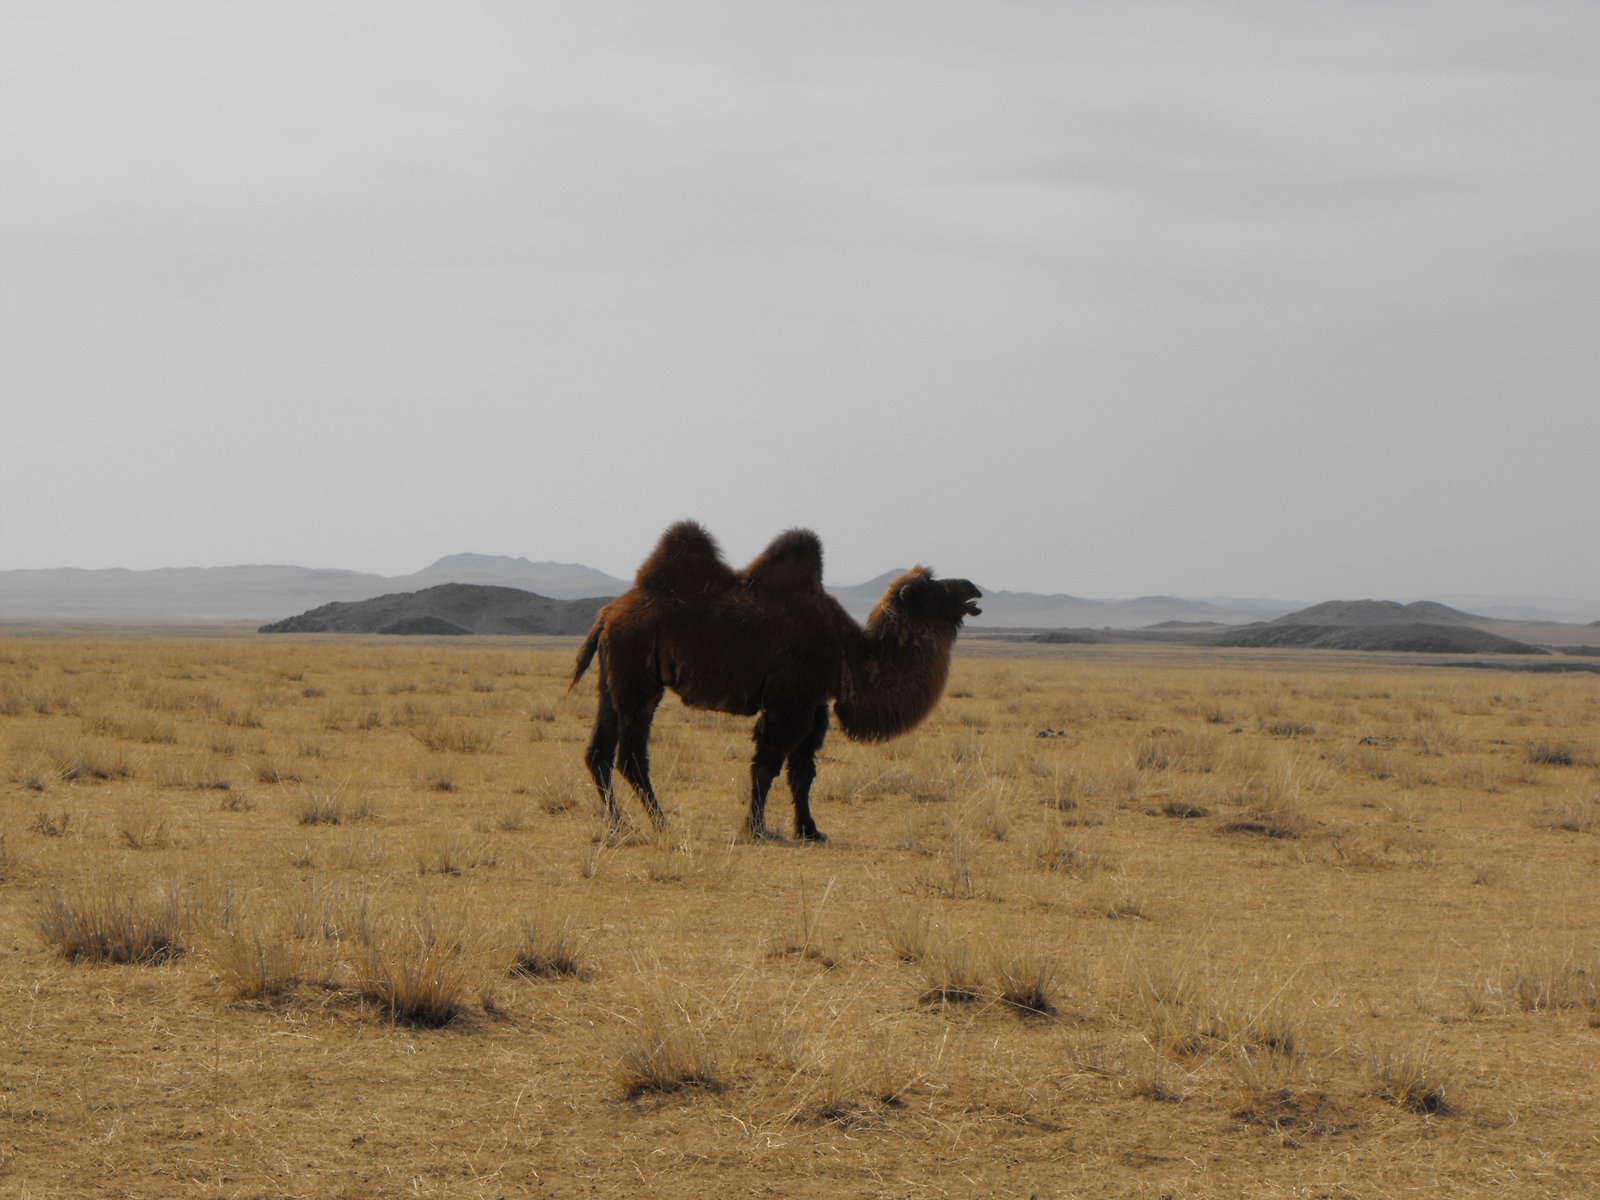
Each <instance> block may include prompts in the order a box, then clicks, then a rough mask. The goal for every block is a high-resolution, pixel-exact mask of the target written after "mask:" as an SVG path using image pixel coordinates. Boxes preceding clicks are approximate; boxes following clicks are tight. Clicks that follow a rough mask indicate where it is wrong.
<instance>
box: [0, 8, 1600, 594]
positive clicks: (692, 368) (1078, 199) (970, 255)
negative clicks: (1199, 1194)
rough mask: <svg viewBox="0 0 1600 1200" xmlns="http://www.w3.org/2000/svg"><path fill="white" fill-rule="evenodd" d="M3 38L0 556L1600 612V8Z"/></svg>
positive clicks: (292, 13) (314, 19) (111, 15)
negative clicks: (821, 550) (812, 547)
mask: <svg viewBox="0 0 1600 1200" xmlns="http://www.w3.org/2000/svg"><path fill="white" fill-rule="evenodd" d="M0 34H3V37H0V153H3V171H4V180H3V187H0V276H3V283H0V287H3V292H0V305H3V308H0V405H3V408H0V567H48V566H81V567H105V566H126V567H158V566H190V565H198V566H210V565H222V564H231V563H241V562H278V563H295V564H300V565H307V566H338V567H348V568H352V569H357V570H368V571H379V572H383V573H386V574H394V573H403V572H409V571H412V570H416V569H418V568H420V567H422V566H424V565H426V564H427V563H428V562H430V561H432V560H433V559H434V558H437V557H438V556H440V555H442V554H447V553H452V552H456V551H463V550H472V551H479V552H483V553H495V554H510V555H526V556H527V557H529V558H533V559H556V560H561V561H581V562H585V563H588V564H590V565H592V566H596V567H599V568H601V569H603V570H607V571H610V572H612V573H614V574H619V575H628V574H631V572H632V570H633V568H634V566H635V565H636V564H637V562H638V560H639V559H640V558H641V557H642V556H643V555H644V553H645V552H646V551H647V550H648V549H649V547H650V546H651V544H652V543H653V542H654V540H655V538H656V536H657V534H658V533H659V532H660V530H661V529H662V528H663V527H664V526H665V525H666V524H668V523H669V522H670V521H672V520H674V519H677V518H680V517H684V516H694V517H697V518H699V519H700V520H701V521H703V522H704V523H705V524H707V525H708V526H709V527H710V528H712V529H713V531H715V532H716V533H717V534H718V535H719V537H720V538H721V540H722V542H723V545H724V547H725V549H726V550H727V551H728V553H729V556H730V557H732V558H735V559H742V558H744V557H746V556H748V555H750V554H753V553H754V552H755V551H756V550H758V549H759V548H760V547H761V545H763V544H764V543H765V541H766V540H767V539H768V538H769V537H770V536H771V535H772V534H773V533H775V532H776V531H778V530H779V529H782V528H785V527H788V526H793V525H809V526H811V527H813V528H815V529H816V530H817V531H818V532H819V533H820V534H821V535H822V537H823V541H824V544H825V546H826V547H827V553H828V575H829V578H830V579H832V580H834V581H836V582H839V583H851V582H857V581H860V580H862V579H865V578H867V577H869V576H871V575H874V574H876V573H878V572H879V571H882V570H884V569H887V568H889V567H892V566H895V565H900V564H905V563H909V562H911V561H922V562H929V563H932V564H933V565H934V566H936V567H937V568H939V569H940V570H941V571H943V572H946V573H949V574H957V575H965V576H969V577H971V578H973V579H976V580H979V581H980V582H982V583H985V584H987V585H988V586H990V587H1005V588H1011V589H1021V590H1034V591H1066V592H1072V593H1076V594H1079V595H1087V596H1130V595H1136V594H1143V593H1152V592H1167V593H1175V594H1181V595H1190V596H1198V595H1216V594H1232V595H1270V596H1279V597H1287V598H1292V599H1304V600H1318V599H1323V598H1327V597H1330V596H1392V597H1397V598H1402V599H1405V598H1411V597H1414V596H1421V595H1427V594H1443V593H1451V592H1463V591H1478V592H1492V593H1499V594H1532V593H1543V594H1548V595H1556V596H1568V597H1582V598H1600V535H1597V533H1596V530H1597V529H1600V470H1597V468H1596V463H1597V461H1600V387H1597V383H1596V381H1597V379H1600V336H1597V335H1600V154H1597V153H1596V150H1595V146H1596V141H1595V138H1596V130H1597V129H1600V4H1597V3H1590V2H1577V3H1567V4H1562V3H1539V2H1532V0H1518V2H1517V3H1498V4H1471V3H1435V4H1415V3H1410V4H1408V3H1403V2H1384V3H1337V4H1335V3H1324V4H1309V3H1289V2H1282V3H1270V4H1259V5H1241V4H1203V3H1134V2H1121V3H1115V4H1113V3H1105V4H1088V3H1077V4H1074V3H1059V4H1047V3H1027V4H1005V3H993V2H985V3H970V4H949V5H940V4H935V3H929V2H926V0H917V2H915V3H909V4H893V3H857V2H852V3H837V4H830V3H819V2H816V0H807V2H804V3H773V2H764V3H726V4H683V3H673V2H670V0H660V2H656V3H645V4H612V3H584V4H577V3H572V4H536V3H517V4H513V3H484V4H473V3H463V2H461V0H450V2H449V3H443V2H441V3H337V2H331V3H330V2H321V0H319V2H317V3H305V4H297V3H284V2H275V3H270V4H252V3H248V2H245V0H228V2H227V3H221V4H215V3H212V4H206V3H198V2H196V3H178V4H156V3H145V2H142V0H118V2H116V3H110V4H91V3H81V2H67V3H60V2H58V3H45V4H32V3H18V2H15V0H8V2H5V3H0Z"/></svg>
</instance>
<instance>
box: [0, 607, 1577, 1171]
mask: <svg viewBox="0 0 1600 1200" xmlns="http://www.w3.org/2000/svg"><path fill="white" fill-rule="evenodd" d="M572 652H573V647H572V644H571V643H570V642H546V641H540V640H536V639H526V640H525V639H505V640H492V639H472V638H465V639H453V640H440V641H431V640H427V639H418V640H404V641H383V640H375V639H363V638H352V639H337V638H329V639H295V638H284V639H276V638H260V637H256V636H254V635H250V636H242V635H233V634H218V635H216V636H211V637H186V638H176V637H172V638H162V637H149V636H134V635H129V634H118V635H115V636H111V635H107V636H102V637H81V638H80V637H66V636H30V637H21V636H14V637H9V638H4V639H0V662H3V663H4V679H3V682H0V760H3V761H0V787H3V791H0V947H3V948H4V954H5V962H4V966H3V967H0V1014H3V1015H4V1022H3V1023H4V1025H5V1029H6V1032H5V1038H4V1040H5V1045H6V1052H7V1056H6V1057H5V1060H4V1061H5V1064H6V1065H5V1068H4V1074H3V1077H0V1193H6V1194H10V1193H11V1192H15V1193H16V1194H18V1195H34V1194H37V1195H51V1194H64V1193H63V1189H65V1190H66V1191H71V1192H74V1193H75V1194H118V1195H124V1196H129V1197H154V1196H167V1195H173V1194H180V1193H187V1192H195V1193H196V1194H205V1195H217V1196H228V1197H232V1196H249V1195H277V1194H341V1193H342V1194H347V1195H375V1196H400V1195H458V1196H472V1197H477V1196H493V1195H502V1194H506V1195H515V1194H529V1193H538V1192H540V1191H544V1192H547V1193H550V1194H565V1193H567V1192H578V1191H583V1190H593V1191H600V1192H620V1193H652V1194H659V1195H663V1196H675V1195H685V1194H690V1193H693V1194H696V1195H698V1194H703V1193H705V1192H707V1191H712V1192H718V1193H743V1192H752V1191H772V1192H774V1193H777V1194H788V1195H799V1196H808V1195H812V1196H820V1195H828V1194H874V1193H879V1192H884V1191H892V1192H895V1193H897V1194H906V1195H933V1194H938V1193H939V1192H940V1191H941V1190H942V1191H947V1192H948V1191H961V1192H964V1193H971V1194H1001V1195H1009V1194H1022V1195H1027V1194H1038V1195H1114V1196H1138V1195H1157V1194H1171V1195H1174V1196H1185V1197H1193V1198H1196V1200H1198V1198H1211V1197H1220V1196H1232V1195H1258V1196H1265V1195H1284V1194H1296V1193H1298V1192H1304V1193H1306V1194H1316V1193H1319V1192H1323V1191H1328V1190H1329V1189H1330V1188H1332V1189H1333V1190H1340V1189H1343V1190H1344V1191H1348V1192H1351V1193H1354V1194H1369V1193H1370V1194H1374V1195H1388V1194H1401V1193H1405V1192H1427V1191H1435V1192H1437V1191H1445V1192H1450V1193H1453V1194H1475V1195H1488V1194H1493V1195H1506V1196H1519V1195H1520V1196H1543V1195H1563V1194H1569V1195H1570V1194H1581V1193H1582V1191H1583V1189H1584V1187H1585V1186H1586V1184H1587V1182H1588V1181H1589V1180H1591V1179H1592V1178H1594V1177H1595V1174H1596V1171H1597V1169H1600V1149H1597V1147H1596V1145H1595V1143H1594V1141H1593V1136H1592V1130H1591V1128H1590V1125H1591V1121H1590V1119H1589V1117H1588V1114H1589V1113H1590V1112H1591V1111H1593V1110H1594V1109H1595V1108H1596V1107H1597V1106H1600V1088H1597V1085H1596V1084H1595V1083H1594V1082H1593V1081H1594V1080H1595V1079H1597V1078H1600V1040H1597V1039H1596V1036H1595V1030H1596V1028H1597V1027H1600V984H1597V981H1600V957H1597V956H1600V913H1597V910H1596V906H1595V905H1594V904H1593V902H1592V900H1591V899H1590V898H1591V897H1592V895H1593V892H1594V871H1595V866H1596V861H1597V859H1596V855H1597V854H1600V849H1597V842H1596V840H1595V832H1596V829H1597V827H1600V822H1597V818H1596V815H1595V814H1596V810H1597V805H1596V799H1595V798H1596V796H1597V795H1600V791H1597V787H1600V775H1597V773H1596V766H1595V761H1596V739H1595V735H1594V733H1593V730H1595V729H1596V728H1600V694H1597V689H1596V688H1595V687H1594V684H1593V680H1592V677H1577V676H1535V675H1526V676H1524V675H1517V674H1507V673H1503V672H1488V671H1483V672H1477V671H1461V670H1451V671H1446V670H1442V669H1438V668H1431V667H1427V666H1409V665H1405V664H1401V663H1397V662H1396V661H1394V660H1387V659H1383V658H1380V657H1371V658H1368V657H1363V656H1359V655H1347V656H1331V655H1327V654H1320V655H1319V654H1304V655H1295V654H1285V653H1281V652H1272V653H1259V654H1258V653H1254V652H1209V653H1208V652H1187V651H1185V652H1181V653H1180V652H1174V651H1159V650H1153V649H1152V650H1145V649H1140V648H1128V647H1117V648H1106V647H1060V648H1057V647H1048V648H1045V647H1039V648H1028V647H1008V648H1001V647H995V646H992V645H986V644H984V643H978V642H964V643H963V644H962V646H961V647H960V649H959V652H958V655H957V660H956V662H955V664H954V671H953V677H952V681H951V688H950V692H949V694H948V695H947V697H946V699H945V700H944V702H943V704H942V705H941V706H940V708H939V709H938V710H937V711H936V712H935V714H934V715H933V717H932V719H931V720H930V721H929V722H928V723H927V725H926V726H925V727H923V728H922V729H921V730H919V731H917V732H916V733H914V734H912V735H911V736H909V737H906V738H903V739H900V740H897V741H893V742H890V743H886V744H884V745H879V746H858V745H854V744H851V743H848V742H846V741H844V740H843V739H842V738H840V737H839V736H838V735H837V733H835V734H834V735H833V736H831V737H830V739H829V741H828V743H827V745H826V747H825V748H824V751H823V755H822V760H821V764H820V766H821V774H820V776H819V779H818V783H817V792H816V797H815V800H816V807H817V814H818V819H819V821H820V823H821V824H822V825H823V827H824V828H825V829H826V830H827V831H828V832H829V833H830V834H831V835H832V837H833V841H832V842H831V843H830V844H829V845H827V846H822V847H807V846H795V845H783V844H779V843H764V844H750V843H746V842H742V841H739V840H738V832H739V827H740V822H741V820H742V817H743V808H744V805H743V794H744V789H745V787H746V780H747V763H748V754H749V747H750V740H749V738H750V730H749V722H748V721H746V720H742V719H738V718H731V717H723V716H719V715H716V714H705V713H695V712H690V711H687V710H685V709H683V708H682V707H681V706H679V705H678V704H676V702H674V701H671V700H669V701H668V702H667V703H665V704H664V705H663V706H662V709H661V711H660V713H659V714H658V717H657V722H656V724H657V735H656V739H655V742H654V745H653V751H654V757H655V761H656V768H657V781H658V784H659V785H660V789H661V793H662V798H663V800H664V802H665V804H666V806H667V809H668V812H669V815H670V817H671V825H670V827H669V829H668V830H667V831H666V832H665V833H664V834H661V835H656V834H655V833H653V832H649V831H647V825H646V822H645V821H644V820H643V818H642V815H641V813H640V811H639V808H638V805H637V803H636V802H635V801H634V800H633V798H632V797H631V796H629V795H627V794H626V792H625V790H624V794H623V796H622V800H623V804H624V809H625V812H626V813H627V816H628V820H629V828H628V829H627V830H625V831H624V832H623V833H621V834H620V835H618V836H615V837H613V836H609V835H607V833H606V831H605V830H604V829H603V827H602V826H601V825H600V823H599V822H598V820H597V817H598V805H597V801H596V798H595V797H594V795H593V792H592V789H591V788H590V786H589V785H588V782H587V779H586V776H585V774H584V771H583V767H582V753H583V747H584V745H585V742H586V740H587V737H588V724H589V720H590V718H591V716H592V705H593V694H592V691H586V690H580V692H579V694H577V695H574V696H572V697H568V696H567V695H566V693H565V687H566V677H567V674H568V672H569V671H570V666H571V658H572ZM1569 760H1570V761H1569ZM787 802H788V798H787V794H786V792H785V791H784V789H783V786H782V785H781V784H780V785H779V786H778V788H777V789H776V790H775V793H774V798H773V802H772V816H773V818H774V821H775V823H782V822H784V821H786V819H787V816H788V814H787V811H786V809H787ZM136 963H146V964H159V967H158V969H141V968H139V967H136V966H134V965H132V964H136ZM64 1179H65V1180H69V1181H71V1182H70V1186H69V1185H67V1184H63V1183H62V1180H64ZM1332 1181H1337V1186H1336V1187H1335V1185H1334V1183H1333V1182H1332Z"/></svg>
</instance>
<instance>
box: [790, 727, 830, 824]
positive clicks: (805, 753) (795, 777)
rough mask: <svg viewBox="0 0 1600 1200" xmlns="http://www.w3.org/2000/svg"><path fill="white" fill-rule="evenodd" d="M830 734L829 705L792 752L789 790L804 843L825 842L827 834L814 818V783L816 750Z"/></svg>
mask: <svg viewBox="0 0 1600 1200" xmlns="http://www.w3.org/2000/svg"><path fill="white" fill-rule="evenodd" d="M827 736H828V706H827V705H826V704H821V705H818V706H817V711H816V713H815V714H813V716H812V718H811V729H810V730H809V731H808V732H807V733H806V736H805V739H804V740H803V741H801V743H800V744H799V745H798V746H796V747H795V748H794V749H793V750H792V751H790V753H789V791H790V792H791V793H792V794H793V795H794V835H795V837H797V838H799V839H800V840H801V841H802V842H825V841H827V840H828V835H827V834H825V833H823V832H822V830H820V829H818V828H817V823H816V822H815V821H813V820H812V819H811V782H812V780H814V779H816V777H817V751H818V750H820V749H822V741H823V739H824V738H826V737H827Z"/></svg>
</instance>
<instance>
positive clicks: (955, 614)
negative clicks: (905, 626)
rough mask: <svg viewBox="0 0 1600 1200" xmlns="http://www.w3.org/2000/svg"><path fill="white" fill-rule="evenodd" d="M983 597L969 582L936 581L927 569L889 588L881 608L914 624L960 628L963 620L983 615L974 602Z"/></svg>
mask: <svg viewBox="0 0 1600 1200" xmlns="http://www.w3.org/2000/svg"><path fill="white" fill-rule="evenodd" d="M982 596H983V593H982V592H980V591H979V590H978V589H977V588H976V587H974V586H973V584H972V582H971V581H970V580H967V579H935V578H934V577H933V572H932V571H930V570H928V568H926V567H918V568H917V569H916V570H914V571H907V572H906V573H905V574H904V575H902V576H900V578H899V579H896V580H895V581H894V582H893V583H892V584H890V585H889V591H888V594H887V595H885V596H884V598H883V602H882V604H881V605H880V607H881V608H884V609H887V610H890V611H892V612H894V613H896V614H898V615H899V616H902V617H905V618H907V619H909V620H913V621H931V622H935V623H948V624H950V625H960V624H961V621H962V618H964V617H975V616H977V615H978V614H979V613H981V612H982V611H983V609H981V608H979V607H978V606H977V604H976V603H975V601H977V600H979V599H981V598H982Z"/></svg>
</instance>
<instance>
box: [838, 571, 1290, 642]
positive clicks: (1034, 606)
mask: <svg viewBox="0 0 1600 1200" xmlns="http://www.w3.org/2000/svg"><path fill="white" fill-rule="evenodd" d="M905 570H906V568H903V567H902V568H899V569H897V570H893V571H885V572H884V573H883V574H882V575H878V576H876V577H874V578H872V579H869V580H867V582H865V583H858V584H853V585H851V586H849V587H835V586H833V585H831V584H830V585H829V587H828V590H829V591H830V592H832V593H833V595H834V596H835V597H836V598H837V599H838V601H839V603H840V604H842V605H844V607H845V609H846V610H847V611H848V612H849V613H850V614H851V615H852V616H853V617H855V618H856V619H857V620H864V619H865V618H866V615H867V614H868V613H869V612H871V611H872V607H873V605H875V604H877V603H878V601H879V600H881V599H882V598H883V593H884V591H885V590H886V589H887V588H888V586H889V585H890V584H891V583H893V582H894V581H895V579H897V578H898V577H899V576H901V575H903V574H904V573H905ZM973 582H975V583H977V585H978V586H979V587H980V588H982V589H983V615H982V616H981V617H976V618H973V619H970V620H968V621H967V626H968V627H969V628H972V629H1052V628H1053V629H1138V628H1140V627H1142V626H1147V625H1154V624H1158V623H1160V622H1164V621H1181V622H1185V623H1202V622H1203V623H1209V624H1217V625H1239V624H1244V623H1246V622H1251V621H1260V620H1263V619H1264V618H1266V617H1269V616H1276V615H1277V614H1278V613H1280V612H1285V611H1287V610H1288V609H1289V608H1291V607H1293V606H1292V605H1289V604H1284V603H1279V602H1277V601H1271V600H1256V601H1237V602H1233V603H1232V604H1231V605H1229V606H1224V605H1223V604H1216V603H1212V602H1210V601H1207V600H1184V599H1181V598H1179V597H1177V596H1139V597H1136V598H1135V599H1132V600H1087V599H1084V598H1083V597H1081V596H1068V595H1063V594H1059V593H1057V594H1051V595H1044V594H1041V593H1038V592H1009V591H1005V590H1003V589H999V588H988V587H984V585H983V583H982V581H980V580H974V581H973Z"/></svg>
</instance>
